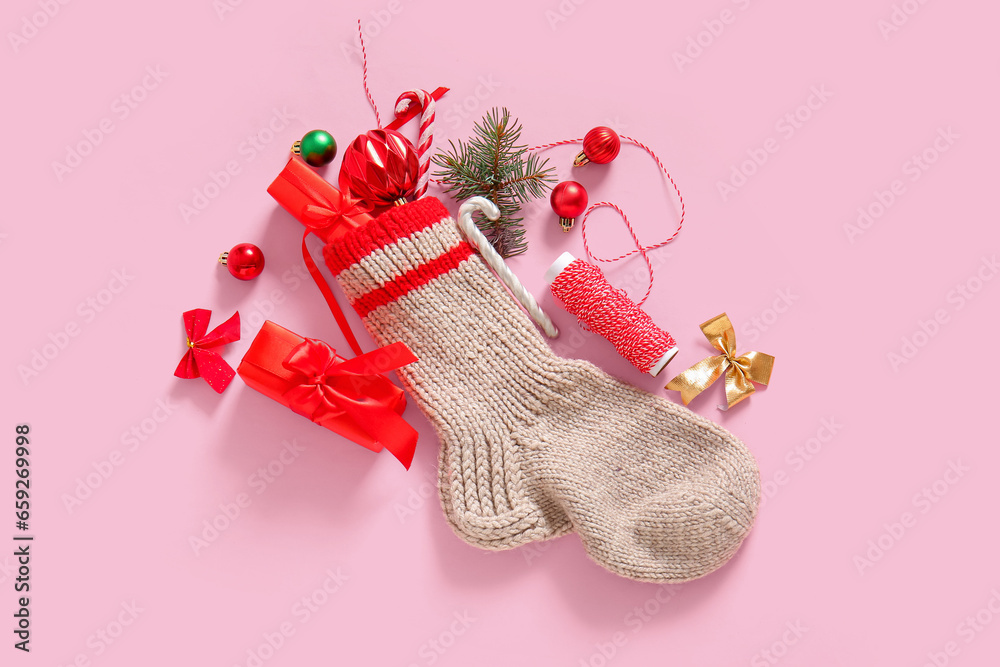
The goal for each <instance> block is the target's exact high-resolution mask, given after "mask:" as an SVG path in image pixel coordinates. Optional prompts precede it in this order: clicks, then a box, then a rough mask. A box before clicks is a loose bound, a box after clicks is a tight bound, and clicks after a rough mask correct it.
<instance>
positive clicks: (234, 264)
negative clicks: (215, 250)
mask: <svg viewBox="0 0 1000 667" xmlns="http://www.w3.org/2000/svg"><path fill="white" fill-rule="evenodd" d="M219 263H220V264H222V265H223V266H225V267H226V268H227V269H229V273H231V274H233V277H234V278H239V279H240V280H252V279H254V278H256V277H257V276H259V275H260V272H261V271H263V270H264V253H262V252H261V251H260V248H258V247H257V246H255V245H254V244H252V243H240V244H239V245H235V246H233V248H232V250H230V251H229V252H224V253H222V254H221V255H219Z"/></svg>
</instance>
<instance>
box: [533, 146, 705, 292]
mask: <svg viewBox="0 0 1000 667" xmlns="http://www.w3.org/2000/svg"><path fill="white" fill-rule="evenodd" d="M619 138H620V139H621V140H622V141H625V142H628V143H630V144H632V145H633V146H638V147H639V148H641V149H642V150H644V151H646V152H647V153H649V156H650V157H651V158H653V161H654V162H656V166H657V167H659V168H660V171H661V172H662V173H663V176H664V177H665V178H666V179H667V181H668V182H669V183H670V185H671V187H673V190H674V193H676V195H677V204H678V206H679V210H678V216H679V217H678V221H677V228H676V229H674V233H673V234H671V235H670V236H669V237H667V238H666V239H664V240H663V241H660V242H658V243H653V244H651V245H642V243H641V242H640V241H639V237H638V236H637V235H636V233H635V229H634V228H633V227H632V223H631V222H629V219H628V216H626V215H625V212H624V211H622V209H621V208H619V207H618V206H617V205H616V204H613V203H612V202H609V201H599V202H597V203H596V204H591V205H590V207H589V208H588V209H587V210H586V212H585V213H584V214H583V219H582V220H581V221H580V229H581V234H582V235H583V248H584V250H586V252H587V256H588V257H590V258H591V259H593V260H594V261H597V262H608V263H610V262H617V261H620V260H623V259H625V258H627V257H631V256H632V255H634V254H636V253H638V254H639V255H641V256H642V259H643V261H644V262H645V263H646V269H647V270H648V271H649V286H648V287H647V288H646V294H645V295H644V296H643V297H642V300H640V301H639V303H638V305H639V306H641V305H642V304H644V303H646V299H648V298H649V295H650V293H651V292H652V290H653V265H652V263H651V262H650V261H649V256H648V255H647V254H646V253H648V252H649V251H650V250H656V249H657V248H662V247H663V246H665V245H667V244H668V243H670V242H671V241H673V240H674V239H675V238H677V235H678V234H680V233H681V228H682V227H683V226H684V215H685V213H686V210H685V207H684V196H683V195H681V190H680V188H679V187H677V183H676V182H675V181H674V178H673V176H671V175H670V172H668V171H667V168H666V167H664V166H663V162H661V161H660V158H659V157H657V155H656V153H654V152H653V149H651V148H650V147H649V146H647V145H646V144H644V143H642V142H641V141H639V140H637V139H633V138H632V137H627V136H625V135H623V134H622V135H619ZM582 143H583V139H582V138H580V139H567V140H565V141H556V142H553V143H551V144H542V145H541V146H533V147H531V148H529V149H528V150H532V151H543V150H547V149H549V148H555V147H556V146H568V145H570V144H582ZM601 207H608V208H613V209H614V210H615V211H617V212H618V215H620V216H621V217H622V220H623V221H624V222H625V226H626V227H627V228H628V232H629V235H630V236H631V237H632V241H633V242H634V243H635V250H630V251H629V252H626V253H624V254H622V255H619V256H618V257H611V258H604V257H597V256H596V255H594V253H592V252H591V251H590V243H589V241H588V240H587V218H589V217H590V214H591V213H593V212H594V210H595V209H597V208H601Z"/></svg>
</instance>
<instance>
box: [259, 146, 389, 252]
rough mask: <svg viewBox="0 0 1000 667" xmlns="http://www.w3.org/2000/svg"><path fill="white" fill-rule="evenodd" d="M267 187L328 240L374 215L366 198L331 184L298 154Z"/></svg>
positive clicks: (284, 206) (297, 215) (303, 222)
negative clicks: (358, 197) (365, 201)
mask: <svg viewBox="0 0 1000 667" xmlns="http://www.w3.org/2000/svg"><path fill="white" fill-rule="evenodd" d="M267 191H268V193H269V194H270V195H271V196H272V197H274V199H275V200H276V201H277V202H278V203H279V204H281V207H282V208H284V209H285V210H286V211H288V212H289V213H291V214H292V216H293V217H294V218H295V219H296V220H298V221H299V222H301V223H302V224H303V225H305V226H306V227H307V228H308V230H309V231H311V232H314V233H315V234H316V236H318V237H320V238H321V239H322V240H323V242H324V243H328V242H329V241H330V240H331V239H333V238H336V237H337V236H339V235H341V234H343V233H344V232H345V231H348V230H350V229H354V228H355V227H360V226H361V225H364V224H365V223H367V222H368V221H369V220H371V219H372V217H371V216H370V215H368V210H369V208H368V207H366V206H365V205H364V204H363V203H362V202H360V201H358V200H356V199H354V198H352V197H350V196H348V195H347V194H345V193H343V192H341V191H340V190H338V189H337V188H335V187H333V186H332V185H330V183H328V182H327V181H326V180H325V179H324V178H323V177H322V176H320V175H319V174H317V173H316V172H315V171H313V170H312V169H310V168H309V167H308V166H307V165H306V163H305V162H303V161H302V160H299V159H298V158H294V157H293V158H291V159H290V160H289V161H288V163H287V164H286V165H285V168H284V169H282V170H281V173H280V174H278V177H277V178H276V179H274V182H273V183H271V185H270V186H269V187H268V188H267Z"/></svg>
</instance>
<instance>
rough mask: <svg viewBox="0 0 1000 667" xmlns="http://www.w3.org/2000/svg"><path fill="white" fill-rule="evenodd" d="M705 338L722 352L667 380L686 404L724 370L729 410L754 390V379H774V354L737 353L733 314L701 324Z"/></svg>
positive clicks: (725, 408) (669, 386)
mask: <svg viewBox="0 0 1000 667" xmlns="http://www.w3.org/2000/svg"><path fill="white" fill-rule="evenodd" d="M701 332H702V333H703V334H705V338H707V339H708V342H709V343H711V344H712V347H714V348H715V349H717V350H718V351H719V352H722V354H720V355H718V356H715V357H709V358H708V359H703V360H701V361H699V362H698V363H696V364H695V365H694V366H692V367H691V368H689V369H687V370H686V371H684V372H683V373H681V374H680V375H678V376H676V377H675V378H674V379H672V380H671V381H670V382H668V383H667V389H672V390H674V391H679V392H681V400H682V401H684V405H687V404H688V403H690V402H691V399H692V398H694V397H695V396H697V395H698V394H700V393H701V392H703V391H705V390H706V389H708V388H709V387H710V386H712V383H713V382H715V381H716V380H718V379H719V376H720V375H722V373H723V372H725V374H726V401H727V406H726V407H723V406H721V405H720V406H719V409H720V410H727V409H729V408H731V407H733V406H734V405H736V404H737V403H739V402H740V401H742V400H743V399H744V398H746V397H747V396H749V395H750V394H752V393H753V392H754V386H753V383H754V382H756V383H758V384H767V383H768V381H769V380H770V379H771V369H772V368H773V367H774V357H772V356H771V355H769V354H764V353H763V352H747V353H746V354H744V355H743V356H740V357H737V356H736V332H735V331H734V330H733V325H732V323H730V321H729V317H728V316H727V315H726V314H725V313H722V314H721V315H719V316H717V317H713V318H712V319H710V320H709V321H708V322H705V323H703V324H702V325H701Z"/></svg>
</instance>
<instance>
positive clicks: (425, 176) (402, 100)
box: [396, 90, 434, 199]
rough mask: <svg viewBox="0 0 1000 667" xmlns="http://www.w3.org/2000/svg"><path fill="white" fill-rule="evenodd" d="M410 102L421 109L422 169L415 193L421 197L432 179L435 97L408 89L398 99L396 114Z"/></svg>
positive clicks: (419, 151)
mask: <svg viewBox="0 0 1000 667" xmlns="http://www.w3.org/2000/svg"><path fill="white" fill-rule="evenodd" d="M410 102H416V103H417V104H418V105H419V107H420V109H421V114H420V137H419V139H418V141H417V155H418V156H419V158H420V171H419V173H418V176H417V189H416V191H415V193H414V195H415V198H416V199H420V198H421V197H423V196H424V195H425V194H426V193H427V182H428V180H429V179H430V171H429V168H430V165H431V143H432V142H433V140H434V98H433V97H431V94H430V93H428V92H427V91H426V90H408V91H406V92H405V93H403V94H402V95H400V96H399V99H397V100H396V115H397V116H398V115H399V114H401V113H403V112H404V111H406V110H407V108H409V106H410Z"/></svg>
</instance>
